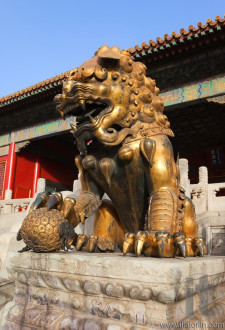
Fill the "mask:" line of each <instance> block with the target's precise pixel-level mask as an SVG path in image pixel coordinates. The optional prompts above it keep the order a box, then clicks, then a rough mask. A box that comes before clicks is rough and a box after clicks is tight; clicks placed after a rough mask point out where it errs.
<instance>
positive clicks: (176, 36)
mask: <svg viewBox="0 0 225 330" xmlns="http://www.w3.org/2000/svg"><path fill="white" fill-rule="evenodd" d="M221 25H225V15H224V18H221V16H219V15H217V16H216V17H215V21H212V19H211V18H208V19H207V20H206V23H205V24H203V23H202V22H199V23H198V24H197V27H194V26H193V25H189V27H188V31H186V30H185V29H184V28H181V29H180V33H177V32H176V31H173V32H172V33H171V36H170V35H169V34H167V33H166V34H164V38H163V39H162V38H161V37H157V38H156V41H154V40H152V39H151V40H149V43H148V44H147V43H146V42H142V44H141V47H140V46H138V45H136V46H134V47H133V48H129V49H128V51H129V52H130V54H131V55H136V54H138V53H140V52H144V51H145V49H148V50H149V52H150V50H151V48H155V49H156V48H157V47H158V48H159V47H163V46H167V45H169V44H170V43H172V42H176V40H178V41H179V40H184V39H187V38H189V37H192V36H196V37H197V36H198V35H200V34H201V33H203V35H204V32H205V31H209V30H210V29H214V28H217V27H220V26H221ZM218 30H219V28H218ZM209 32H210V31H209Z"/></svg>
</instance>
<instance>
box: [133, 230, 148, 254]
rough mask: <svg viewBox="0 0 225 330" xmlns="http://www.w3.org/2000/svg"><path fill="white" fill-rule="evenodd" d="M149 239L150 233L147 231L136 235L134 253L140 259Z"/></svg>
mask: <svg viewBox="0 0 225 330" xmlns="http://www.w3.org/2000/svg"><path fill="white" fill-rule="evenodd" d="M147 239H148V233H147V232H145V231H139V232H138V233H137V234H136V237H135V242H134V251H135V253H136V255H137V256H138V257H139V256H140V254H141V253H142V250H143V248H144V245H145V244H146V242H147Z"/></svg>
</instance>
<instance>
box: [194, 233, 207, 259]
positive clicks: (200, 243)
mask: <svg viewBox="0 0 225 330" xmlns="http://www.w3.org/2000/svg"><path fill="white" fill-rule="evenodd" d="M194 243H195V247H196V249H197V250H198V252H199V255H200V257H203V255H204V248H205V245H204V242H203V239H202V238H201V237H197V238H195V239H194Z"/></svg>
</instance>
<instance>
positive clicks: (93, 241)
mask: <svg viewBox="0 0 225 330" xmlns="http://www.w3.org/2000/svg"><path fill="white" fill-rule="evenodd" d="M75 247H76V249H77V251H86V252H105V251H114V250H115V244H114V243H113V242H111V241H110V240H108V239H107V238H106V237H101V236H96V235H90V236H86V235H82V234H80V235H78V237H77V242H76V244H75Z"/></svg>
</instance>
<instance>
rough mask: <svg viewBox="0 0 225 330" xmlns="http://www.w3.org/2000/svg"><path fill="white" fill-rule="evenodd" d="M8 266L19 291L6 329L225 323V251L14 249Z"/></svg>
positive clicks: (6, 313)
mask: <svg viewBox="0 0 225 330" xmlns="http://www.w3.org/2000/svg"><path fill="white" fill-rule="evenodd" d="M8 270H9V273H10V276H11V277H12V278H13V279H14V280H15V296H14V300H13V301H12V302H10V303H8V304H7V305H5V306H4V308H3V309H2V312H1V314H0V329H3V330H7V329H13V330H14V329H25V330H28V329H85V330H88V329H89V330H95V329H96V330H97V329H99V330H100V329H101V330H106V329H107V330H119V329H133V330H135V329H162V328H163V327H164V328H166V327H169V328H171V329H174V328H176V329H178V328H181V329H182V328H185V327H187V325H188V322H189V323H191V324H194V325H195V326H191V327H194V328H195V329H198V328H199V329H202V328H203V327H202V324H206V323H207V324H209V323H210V324H213V323H216V322H217V325H219V323H221V329H222V328H223V327H225V325H223V324H222V323H223V322H224V321H225V257H204V258H200V257H199V258H187V259H183V258H176V259H156V258H146V257H139V258H137V257H136V256H133V255H129V256H126V257H125V256H123V255H122V254H118V253H117V254H114V253H112V254H106V253H104V254H87V253H81V252H80V253H78V252H73V251H72V252H69V253H63V252H60V253H49V254H47V253H46V254H38V253H33V252H25V253H23V254H19V253H14V252H12V253H9V255H8ZM174 322H176V325H174V326H173V325H172V323H174ZM168 324H170V325H168ZM189 328H190V326H189ZM211 328H212V327H211ZM217 329H220V327H219V326H217Z"/></svg>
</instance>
